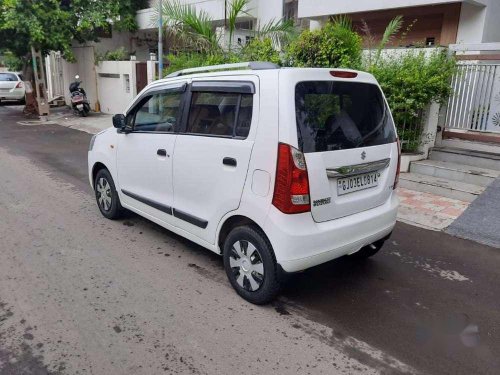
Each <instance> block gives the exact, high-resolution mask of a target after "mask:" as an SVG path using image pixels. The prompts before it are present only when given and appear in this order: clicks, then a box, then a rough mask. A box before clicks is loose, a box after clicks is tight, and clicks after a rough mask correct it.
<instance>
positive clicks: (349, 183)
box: [337, 172, 380, 195]
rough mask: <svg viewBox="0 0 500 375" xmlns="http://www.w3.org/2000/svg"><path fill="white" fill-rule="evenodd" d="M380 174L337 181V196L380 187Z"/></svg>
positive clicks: (366, 174)
mask: <svg viewBox="0 0 500 375" xmlns="http://www.w3.org/2000/svg"><path fill="white" fill-rule="evenodd" d="M379 179H380V172H372V173H365V174H360V175H357V176H352V177H346V178H341V179H339V180H337V195H344V194H349V193H353V192H355V191H359V190H365V189H369V188H372V187H375V186H377V185H378V181H379Z"/></svg>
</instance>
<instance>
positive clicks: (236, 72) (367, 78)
mask: <svg viewBox="0 0 500 375" xmlns="http://www.w3.org/2000/svg"><path fill="white" fill-rule="evenodd" d="M334 71H337V72H353V73H356V74H357V78H355V79H352V80H351V79H350V81H358V82H359V81H361V82H373V83H377V82H376V79H375V77H373V75H372V74H370V73H367V72H363V71H360V70H353V69H342V68H295V67H293V68H292V67H278V66H276V67H275V68H271V69H230V70H219V71H207V72H199V73H198V72H193V73H187V74H182V75H175V76H170V77H169V76H166V77H165V78H162V79H160V80H157V81H154V82H152V83H150V84H149V85H148V86H147V88H152V87H156V86H161V85H163V84H169V83H175V82H183V81H186V80H188V79H193V78H212V79H213V78H217V77H221V78H228V77H237V76H241V75H249V74H252V75H256V76H262V75H270V74H279V73H280V72H286V73H285V76H288V75H289V74H287V73H292V74H293V75H297V74H299V75H300V74H302V73H303V74H304V77H306V76H309V77H311V76H313V75H315V73H319V74H323V75H324V73H325V72H329V73H330V72H334ZM331 78H332V79H334V78H333V77H331Z"/></svg>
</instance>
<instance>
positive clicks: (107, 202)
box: [96, 177, 112, 211]
mask: <svg viewBox="0 0 500 375" xmlns="http://www.w3.org/2000/svg"><path fill="white" fill-rule="evenodd" d="M96 195H97V201H98V202H99V206H100V207H101V208H102V209H103V210H104V211H109V210H110V209H111V203H112V199H111V186H110V185H109V182H108V180H106V179H105V178H104V177H101V178H100V179H99V180H98V181H97V185H96Z"/></svg>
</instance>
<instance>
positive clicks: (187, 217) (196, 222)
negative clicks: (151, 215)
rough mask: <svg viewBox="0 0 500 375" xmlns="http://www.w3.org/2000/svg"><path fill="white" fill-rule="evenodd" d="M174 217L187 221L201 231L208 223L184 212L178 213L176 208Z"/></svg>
mask: <svg viewBox="0 0 500 375" xmlns="http://www.w3.org/2000/svg"><path fill="white" fill-rule="evenodd" d="M174 216H175V217H176V218H178V219H181V220H184V221H187V222H188V223H190V224H193V225H196V226H197V227H200V228H202V229H205V228H206V227H207V225H208V221H206V220H203V219H200V218H198V217H196V216H193V215H190V214H187V213H185V212H182V211H179V210H178V209H176V208H174Z"/></svg>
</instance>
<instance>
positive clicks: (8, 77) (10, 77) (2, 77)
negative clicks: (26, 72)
mask: <svg viewBox="0 0 500 375" xmlns="http://www.w3.org/2000/svg"><path fill="white" fill-rule="evenodd" d="M0 81H4V82H5V81H17V76H16V75H15V74H12V73H0Z"/></svg>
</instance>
